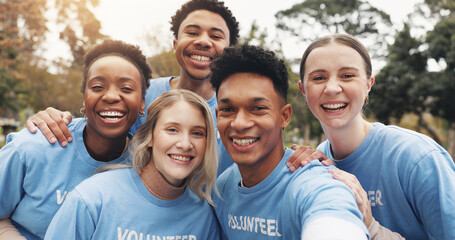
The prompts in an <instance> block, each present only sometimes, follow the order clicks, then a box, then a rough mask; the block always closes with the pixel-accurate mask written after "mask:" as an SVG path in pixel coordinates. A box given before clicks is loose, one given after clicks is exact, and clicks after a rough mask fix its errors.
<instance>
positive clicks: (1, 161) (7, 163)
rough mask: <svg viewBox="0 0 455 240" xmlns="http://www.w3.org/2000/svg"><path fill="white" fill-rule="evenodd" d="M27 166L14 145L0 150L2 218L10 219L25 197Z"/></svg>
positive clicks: (0, 202) (0, 206)
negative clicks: (24, 185)
mask: <svg viewBox="0 0 455 240" xmlns="http://www.w3.org/2000/svg"><path fill="white" fill-rule="evenodd" d="M25 174H26V166H25V164H24V162H23V159H21V155H20V154H19V152H18V151H17V150H16V147H15V146H14V144H13V143H9V144H7V145H6V146H4V147H3V148H2V149H1V150H0V196H1V197H0V218H3V217H8V216H10V215H11V213H12V212H13V211H14V209H16V206H17V204H18V203H19V202H20V201H21V199H22V196H23V195H24V187H23V184H24V178H25Z"/></svg>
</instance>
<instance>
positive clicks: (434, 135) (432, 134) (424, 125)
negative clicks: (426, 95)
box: [418, 113, 441, 145]
mask: <svg viewBox="0 0 455 240" xmlns="http://www.w3.org/2000/svg"><path fill="white" fill-rule="evenodd" d="M418 124H419V126H421V127H422V128H423V129H425V130H426V131H427V132H428V134H430V137H431V138H433V140H434V141H435V142H437V143H438V144H439V145H441V139H439V136H438V134H437V133H436V131H435V130H433V128H431V126H430V125H428V123H427V122H425V120H424V119H423V114H422V113H419V122H418Z"/></svg>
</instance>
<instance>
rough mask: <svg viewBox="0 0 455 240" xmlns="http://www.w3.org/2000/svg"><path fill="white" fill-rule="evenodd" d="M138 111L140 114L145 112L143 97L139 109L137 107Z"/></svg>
mask: <svg viewBox="0 0 455 240" xmlns="http://www.w3.org/2000/svg"><path fill="white" fill-rule="evenodd" d="M139 113H140V114H142V115H143V114H144V113H145V98H142V101H141V109H139Z"/></svg>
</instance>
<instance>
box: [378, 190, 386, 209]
mask: <svg viewBox="0 0 455 240" xmlns="http://www.w3.org/2000/svg"><path fill="white" fill-rule="evenodd" d="M381 197H382V192H381V190H377V191H376V203H377V204H378V205H380V206H382V205H384V203H382V202H381Z"/></svg>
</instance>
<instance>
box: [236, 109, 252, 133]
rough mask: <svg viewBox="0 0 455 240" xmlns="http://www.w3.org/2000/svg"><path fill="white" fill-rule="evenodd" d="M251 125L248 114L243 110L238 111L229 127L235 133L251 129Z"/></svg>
mask: <svg viewBox="0 0 455 240" xmlns="http://www.w3.org/2000/svg"><path fill="white" fill-rule="evenodd" d="M253 125H254V123H253V121H251V120H250V119H249V117H248V114H247V113H246V112H245V111H243V110H241V111H239V112H238V113H237V114H236V116H235V118H234V119H233V120H232V122H231V127H232V128H234V129H235V130H236V131H242V130H245V129H248V128H251V127H252V126H253Z"/></svg>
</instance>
